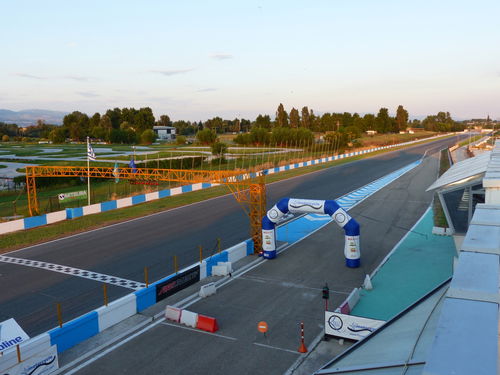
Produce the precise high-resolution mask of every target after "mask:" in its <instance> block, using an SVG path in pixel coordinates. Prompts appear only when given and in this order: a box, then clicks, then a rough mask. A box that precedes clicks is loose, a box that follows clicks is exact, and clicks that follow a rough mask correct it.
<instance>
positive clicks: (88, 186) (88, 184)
mask: <svg viewBox="0 0 500 375" xmlns="http://www.w3.org/2000/svg"><path fill="white" fill-rule="evenodd" d="M87 202H88V205H89V206H90V159H89V137H87Z"/></svg>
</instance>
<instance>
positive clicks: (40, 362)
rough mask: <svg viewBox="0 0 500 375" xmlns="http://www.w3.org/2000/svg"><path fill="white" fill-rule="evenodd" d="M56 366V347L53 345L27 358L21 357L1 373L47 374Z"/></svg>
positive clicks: (13, 374) (57, 366)
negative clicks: (18, 361)
mask: <svg viewBox="0 0 500 375" xmlns="http://www.w3.org/2000/svg"><path fill="white" fill-rule="evenodd" d="M58 368H59V363H58V360H57V347H56V346H55V345H53V346H51V347H50V348H47V349H45V350H43V351H41V352H38V353H37V354H36V355H34V356H32V357H30V358H28V359H25V360H24V359H23V361H22V362H21V363H18V364H17V365H15V366H13V367H11V368H10V369H8V370H7V371H6V372H5V373H3V372H2V375H4V374H5V375H27V374H29V375H48V374H51V373H53V372H54V371H56V370H57V369H58Z"/></svg>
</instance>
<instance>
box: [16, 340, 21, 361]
mask: <svg viewBox="0 0 500 375" xmlns="http://www.w3.org/2000/svg"><path fill="white" fill-rule="evenodd" d="M16 352H17V363H21V348H20V347H19V344H17V345H16Z"/></svg>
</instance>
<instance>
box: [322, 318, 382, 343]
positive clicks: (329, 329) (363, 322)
mask: <svg viewBox="0 0 500 375" xmlns="http://www.w3.org/2000/svg"><path fill="white" fill-rule="evenodd" d="M384 324H385V322H384V321H383V320H375V319H368V318H362V317H359V316H354V315H347V314H340V313H335V312H330V311H325V335H330V336H337V337H343V338H346V339H351V340H361V339H364V338H365V337H367V336H368V335H370V334H371V333H372V332H374V331H376V330H377V329H378V328H380V327H382V326H383V325H384Z"/></svg>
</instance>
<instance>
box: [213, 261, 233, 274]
mask: <svg viewBox="0 0 500 375" xmlns="http://www.w3.org/2000/svg"><path fill="white" fill-rule="evenodd" d="M231 272H233V267H232V264H231V262H217V265H216V266H215V265H214V266H212V275H213V276H227V275H229V273H231Z"/></svg>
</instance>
